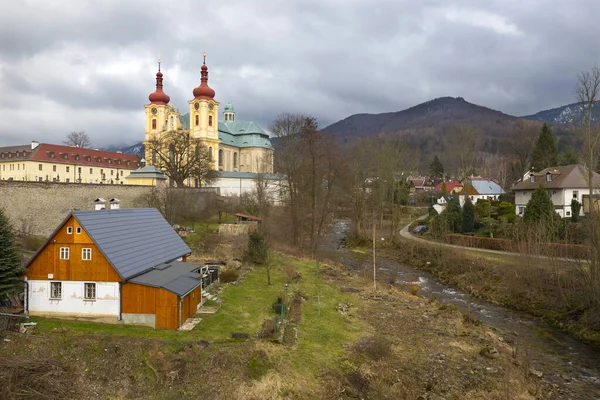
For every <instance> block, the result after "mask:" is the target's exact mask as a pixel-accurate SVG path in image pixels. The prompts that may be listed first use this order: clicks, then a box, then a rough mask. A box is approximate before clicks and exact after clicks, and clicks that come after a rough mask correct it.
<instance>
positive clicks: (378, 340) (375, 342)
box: [354, 336, 392, 361]
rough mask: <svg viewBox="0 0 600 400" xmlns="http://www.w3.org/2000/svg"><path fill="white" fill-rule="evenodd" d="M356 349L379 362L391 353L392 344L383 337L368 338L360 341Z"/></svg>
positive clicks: (355, 346)
mask: <svg viewBox="0 0 600 400" xmlns="http://www.w3.org/2000/svg"><path fill="white" fill-rule="evenodd" d="M354 348H355V349H356V351H358V352H359V353H362V354H364V355H365V356H367V357H369V358H370V359H372V360H375V361H379V360H381V359H382V358H384V357H385V356H387V355H388V354H389V353H390V351H391V348H392V344H391V343H390V341H389V340H387V339H386V338H384V337H382V336H366V337H363V338H362V339H360V340H359V341H358V342H357V343H356V344H355V345H354Z"/></svg>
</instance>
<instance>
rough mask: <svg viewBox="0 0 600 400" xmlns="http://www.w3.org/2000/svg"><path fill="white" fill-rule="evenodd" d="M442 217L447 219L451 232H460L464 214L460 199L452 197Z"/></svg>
mask: <svg viewBox="0 0 600 400" xmlns="http://www.w3.org/2000/svg"><path fill="white" fill-rule="evenodd" d="M441 216H443V217H444V218H445V219H446V222H447V226H448V230H449V231H450V232H460V229H461V222H462V212H461V209H460V202H459V201H458V197H456V196H452V197H451V198H450V199H448V204H447V205H446V209H445V210H444V211H443V212H442V215H441Z"/></svg>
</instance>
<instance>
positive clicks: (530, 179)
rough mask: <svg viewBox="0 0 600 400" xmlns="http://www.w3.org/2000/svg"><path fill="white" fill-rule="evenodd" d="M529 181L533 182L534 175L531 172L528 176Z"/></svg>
mask: <svg viewBox="0 0 600 400" xmlns="http://www.w3.org/2000/svg"><path fill="white" fill-rule="evenodd" d="M529 182H531V183H535V175H533V174H531V175H530V176H529Z"/></svg>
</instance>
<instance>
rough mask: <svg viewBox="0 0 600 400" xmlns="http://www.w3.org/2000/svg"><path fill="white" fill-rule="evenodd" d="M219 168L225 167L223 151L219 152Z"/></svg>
mask: <svg viewBox="0 0 600 400" xmlns="http://www.w3.org/2000/svg"><path fill="white" fill-rule="evenodd" d="M219 166H220V167H222V166H223V150H219Z"/></svg>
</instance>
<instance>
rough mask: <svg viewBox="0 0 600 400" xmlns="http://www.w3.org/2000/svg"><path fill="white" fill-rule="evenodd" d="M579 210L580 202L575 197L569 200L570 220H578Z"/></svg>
mask: <svg viewBox="0 0 600 400" xmlns="http://www.w3.org/2000/svg"><path fill="white" fill-rule="evenodd" d="M580 212H581V203H580V202H578V201H577V200H576V199H573V200H571V221H572V222H577V221H579V213H580Z"/></svg>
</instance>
